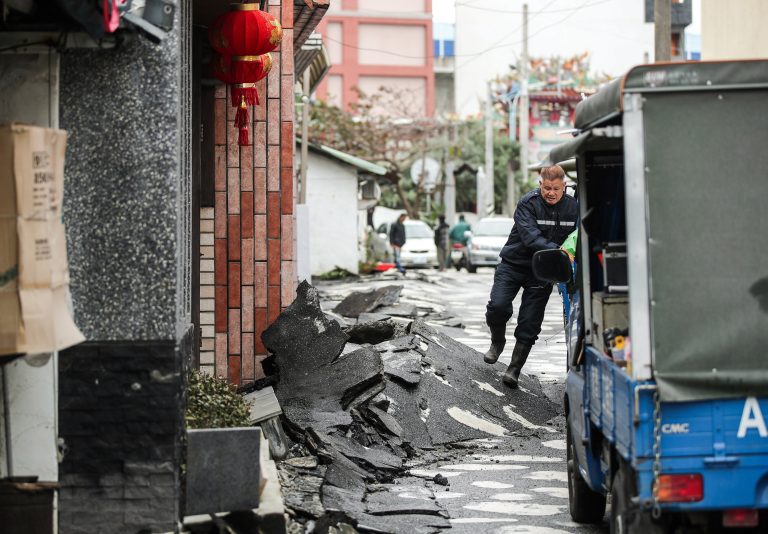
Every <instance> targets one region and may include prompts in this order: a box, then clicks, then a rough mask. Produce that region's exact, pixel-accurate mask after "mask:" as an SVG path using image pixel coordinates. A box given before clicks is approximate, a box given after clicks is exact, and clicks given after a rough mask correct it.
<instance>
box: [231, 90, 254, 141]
mask: <svg viewBox="0 0 768 534" xmlns="http://www.w3.org/2000/svg"><path fill="white" fill-rule="evenodd" d="M250 120H251V119H250V117H249V116H248V105H247V104H246V101H245V96H241V97H240V107H238V108H237V113H235V126H236V127H238V128H239V129H240V135H239V136H238V139H237V144H238V145H240V146H248V145H249V144H250V142H249V140H248V123H249V122H250Z"/></svg>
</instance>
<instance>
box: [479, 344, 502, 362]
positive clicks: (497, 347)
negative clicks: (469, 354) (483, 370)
mask: <svg viewBox="0 0 768 534" xmlns="http://www.w3.org/2000/svg"><path fill="white" fill-rule="evenodd" d="M505 343H506V342H505V341H499V342H496V343H494V342H491V348H489V349H488V351H487V352H486V353H485V355H484V356H483V360H484V361H485V363H496V362H497V361H499V356H501V353H502V351H503V350H504V345H505Z"/></svg>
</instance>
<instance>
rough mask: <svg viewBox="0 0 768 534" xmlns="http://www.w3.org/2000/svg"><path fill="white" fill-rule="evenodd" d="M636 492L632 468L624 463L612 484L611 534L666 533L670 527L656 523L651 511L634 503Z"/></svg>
mask: <svg viewBox="0 0 768 534" xmlns="http://www.w3.org/2000/svg"><path fill="white" fill-rule="evenodd" d="M635 493H636V490H635V484H634V482H633V480H632V473H631V471H630V468H629V467H628V466H627V465H626V464H625V463H622V464H621V466H620V467H619V469H618V470H617V472H616V474H615V475H614V477H613V483H612V484H611V534H664V533H666V532H668V529H667V528H666V526H664V525H660V524H658V523H654V522H653V520H652V519H651V514H650V512H647V511H643V510H640V509H638V507H637V506H636V505H633V504H632V496H633V495H634V494H635Z"/></svg>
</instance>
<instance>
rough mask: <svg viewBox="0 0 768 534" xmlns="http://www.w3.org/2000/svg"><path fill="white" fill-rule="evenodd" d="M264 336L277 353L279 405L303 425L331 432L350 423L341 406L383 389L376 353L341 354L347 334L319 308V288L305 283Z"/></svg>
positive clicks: (265, 342)
mask: <svg viewBox="0 0 768 534" xmlns="http://www.w3.org/2000/svg"><path fill="white" fill-rule="evenodd" d="M262 340H263V341H264V345H265V346H266V347H267V348H268V349H269V350H270V352H272V353H273V354H274V355H275V361H276V364H277V368H278V373H279V381H278V383H277V384H276V385H275V394H276V395H277V398H278V400H279V402H280V407H281V408H282V410H283V413H284V414H285V415H286V417H287V418H288V419H289V420H290V421H291V422H292V423H293V424H295V425H297V426H299V427H301V428H314V429H315V430H317V431H318V432H329V431H332V430H333V428H336V427H339V426H345V425H349V424H350V423H351V422H352V418H351V416H350V415H349V413H348V412H347V411H345V410H346V409H347V408H349V407H350V406H353V405H354V404H356V403H360V402H363V401H365V400H367V399H368V398H371V397H373V396H375V395H376V394H377V393H378V392H379V391H381V389H382V388H383V370H384V367H383V364H382V362H381V357H380V356H379V354H378V352H376V351H374V350H372V349H370V348H367V347H361V348H359V349H357V350H354V351H352V352H349V353H346V354H341V352H342V349H343V348H344V345H345V343H346V342H347V334H345V333H344V332H343V331H342V330H341V327H340V326H339V325H338V323H336V322H335V321H331V320H329V319H328V318H327V317H326V316H325V314H324V313H323V312H322V311H321V309H320V303H319V300H318V296H317V291H316V290H315V288H313V287H312V286H310V285H309V284H308V283H306V282H302V284H301V285H299V287H298V289H297V298H296V299H295V300H294V301H293V303H292V304H291V305H290V306H288V308H286V309H285V311H283V313H281V314H280V316H279V317H278V319H277V320H276V321H275V322H273V323H272V324H271V325H270V326H269V328H267V330H265V332H264V334H263V336H262Z"/></svg>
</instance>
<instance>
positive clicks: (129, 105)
mask: <svg viewBox="0 0 768 534" xmlns="http://www.w3.org/2000/svg"><path fill="white" fill-rule="evenodd" d="M186 4H187V3H185V2H181V3H179V9H178V10H177V20H176V24H175V28H176V29H175V30H174V32H173V33H172V34H171V35H170V36H169V37H168V38H167V39H166V41H164V42H163V43H162V44H160V45H157V44H154V43H152V42H150V41H149V40H147V39H146V38H144V37H143V36H140V35H130V36H129V37H130V38H129V39H127V40H126V41H125V42H124V43H122V44H121V45H120V46H118V47H117V48H116V49H113V50H98V49H68V50H65V51H64V52H63V53H62V55H61V84H60V125H61V127H62V128H63V129H65V130H67V131H68V132H69V136H70V137H69V145H68V150H67V162H66V169H65V190H66V195H65V197H64V222H65V224H66V225H67V238H68V254H69V263H70V271H71V277H72V282H71V289H72V295H73V301H74V311H75V320H76V322H77V325H78V326H79V327H80V329H81V330H82V331H83V333H84V334H85V336H86V338H87V339H88V340H111V341H116V340H129V339H132V340H139V339H140V340H158V339H165V340H169V339H175V338H176V337H177V336H178V334H179V332H182V331H183V330H184V329H185V327H186V324H188V323H189V316H190V313H189V302H190V298H189V288H190V286H191V284H190V279H189V266H190V240H189V232H190V226H189V219H190V216H189V193H190V192H189V183H190V169H191V166H190V157H189V151H190V146H191V144H190V135H191V132H190V129H191V128H190V100H191V92H190V89H189V85H190V76H189V67H190V65H189V57H190V53H189V49H190V30H191V28H190V26H191V22H190V20H189V17H190V13H189V11H190V10H189V9H188V8H187V5H186Z"/></svg>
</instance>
